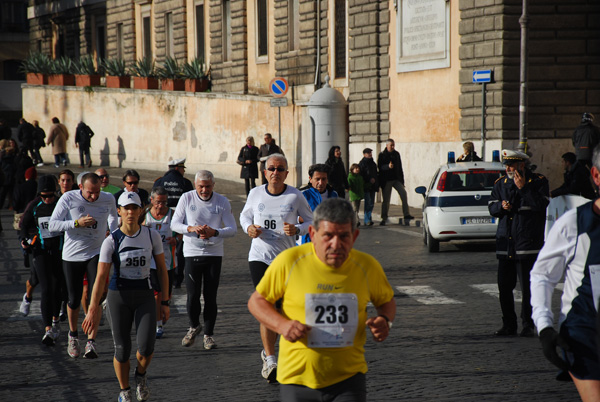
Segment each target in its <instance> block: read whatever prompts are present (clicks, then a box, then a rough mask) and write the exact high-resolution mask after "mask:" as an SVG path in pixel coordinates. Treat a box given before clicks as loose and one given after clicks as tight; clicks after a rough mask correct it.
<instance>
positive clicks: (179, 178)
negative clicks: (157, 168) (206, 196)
mask: <svg viewBox="0 0 600 402" xmlns="http://www.w3.org/2000/svg"><path fill="white" fill-rule="evenodd" d="M184 173H185V158H183V159H174V160H170V161H169V171H168V172H167V173H165V175H164V176H163V177H161V178H160V179H157V180H156V181H155V182H154V186H153V187H158V186H162V187H164V188H165V190H167V193H168V196H167V206H168V207H169V208H175V207H177V202H178V201H179V198H180V197H181V194H183V193H186V192H188V191H192V190H193V189H194V185H193V184H192V182H191V181H189V180H188V179H186V178H185V177H183V174H184Z"/></svg>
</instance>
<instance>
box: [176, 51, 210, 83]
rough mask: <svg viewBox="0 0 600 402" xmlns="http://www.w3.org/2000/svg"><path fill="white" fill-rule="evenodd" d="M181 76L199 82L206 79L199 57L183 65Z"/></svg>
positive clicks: (202, 63)
mask: <svg viewBox="0 0 600 402" xmlns="http://www.w3.org/2000/svg"><path fill="white" fill-rule="evenodd" d="M182 69H183V76H184V77H185V78H188V79H191V80H201V79H204V78H206V73H205V71H204V60H203V59H202V58H201V57H196V58H194V59H193V60H192V61H191V62H190V61H186V62H185V63H183V67H182Z"/></svg>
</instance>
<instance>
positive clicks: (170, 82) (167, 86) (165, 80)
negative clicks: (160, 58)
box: [156, 57, 185, 91]
mask: <svg viewBox="0 0 600 402" xmlns="http://www.w3.org/2000/svg"><path fill="white" fill-rule="evenodd" d="M156 72H157V74H158V76H159V77H160V82H161V85H162V89H163V91H183V90H184V87H185V82H184V80H183V78H182V77H183V76H182V74H181V66H180V65H179V63H177V60H175V59H174V58H172V57H167V58H166V59H165V63H164V64H163V66H162V67H159V68H157V70H156Z"/></svg>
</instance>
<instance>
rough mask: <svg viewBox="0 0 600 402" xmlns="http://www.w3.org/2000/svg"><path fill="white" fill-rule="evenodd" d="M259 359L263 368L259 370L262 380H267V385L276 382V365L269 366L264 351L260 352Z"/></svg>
mask: <svg viewBox="0 0 600 402" xmlns="http://www.w3.org/2000/svg"><path fill="white" fill-rule="evenodd" d="M260 358H261V359H262V361H263V367H262V370H261V374H262V376H263V378H264V379H265V380H267V381H268V382H269V383H273V382H276V381H277V363H271V364H269V363H268V362H267V354H266V352H265V351H264V349H263V350H262V352H260Z"/></svg>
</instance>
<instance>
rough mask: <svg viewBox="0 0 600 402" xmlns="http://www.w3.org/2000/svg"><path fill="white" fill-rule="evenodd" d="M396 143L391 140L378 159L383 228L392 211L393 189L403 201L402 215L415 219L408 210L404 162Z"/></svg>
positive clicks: (387, 142) (405, 217)
mask: <svg viewBox="0 0 600 402" xmlns="http://www.w3.org/2000/svg"><path fill="white" fill-rule="evenodd" d="M395 148H396V143H395V142H394V140H392V139H391V138H389V139H388V140H387V141H386V144H385V149H384V150H383V152H381V153H380V154H379V157H378V158H377V167H378V168H379V184H380V186H381V189H382V197H383V201H382V203H381V223H380V225H381V226H385V223H386V221H387V217H388V210H389V209H390V198H391V197H392V188H395V189H396V191H397V192H398V195H399V196H400V199H401V200H402V213H403V214H404V219H414V218H413V216H412V215H411V214H410V212H409V210H408V198H407V196H406V190H405V189H404V171H403V170H402V160H401V159H400V153H399V152H398V151H396V149H395Z"/></svg>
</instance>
